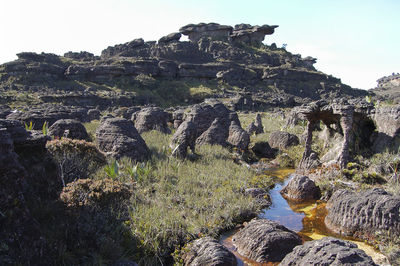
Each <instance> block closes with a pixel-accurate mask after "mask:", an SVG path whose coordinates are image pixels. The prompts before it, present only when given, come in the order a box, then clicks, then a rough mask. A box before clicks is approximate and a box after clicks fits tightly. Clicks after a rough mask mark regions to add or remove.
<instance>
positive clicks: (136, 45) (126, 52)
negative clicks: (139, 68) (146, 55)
mask: <svg viewBox="0 0 400 266" xmlns="http://www.w3.org/2000/svg"><path fill="white" fill-rule="evenodd" d="M143 46H145V42H144V40H143V39H142V38H140V39H135V40H133V41H130V42H127V43H124V44H118V45H115V46H109V47H108V48H107V49H104V50H103V51H102V52H101V57H102V58H108V57H113V56H133V55H137V51H138V50H141V49H140V48H142V47H143Z"/></svg>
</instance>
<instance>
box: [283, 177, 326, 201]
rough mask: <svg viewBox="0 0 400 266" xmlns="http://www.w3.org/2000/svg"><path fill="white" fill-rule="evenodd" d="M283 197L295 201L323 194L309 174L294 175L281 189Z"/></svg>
mask: <svg viewBox="0 0 400 266" xmlns="http://www.w3.org/2000/svg"><path fill="white" fill-rule="evenodd" d="M281 194H282V196H283V197H285V198H287V199H289V200H293V201H305V200H313V199H318V198H319V197H320V195H321V192H320V190H319V188H318V187H317V186H316V185H315V183H314V181H312V180H311V179H310V178H308V177H307V176H303V175H294V176H293V177H292V179H291V180H290V181H289V183H288V184H287V185H286V186H285V187H284V188H283V189H282V190H281Z"/></svg>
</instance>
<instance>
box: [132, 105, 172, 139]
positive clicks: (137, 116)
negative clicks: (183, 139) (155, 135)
mask: <svg viewBox="0 0 400 266" xmlns="http://www.w3.org/2000/svg"><path fill="white" fill-rule="evenodd" d="M169 120H170V114H169V113H167V112H164V110H162V109H161V108H159V107H147V108H143V109H142V110H140V111H137V112H136V113H134V114H133V115H132V121H133V122H134V123H135V127H136V129H137V131H138V132H139V133H140V134H141V133H143V132H146V131H150V130H158V131H161V132H163V133H166V134H168V133H170V132H171V130H170V129H169V128H168V125H167V122H168V121H169Z"/></svg>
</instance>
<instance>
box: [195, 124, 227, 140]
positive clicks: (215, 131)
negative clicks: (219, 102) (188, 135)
mask: <svg viewBox="0 0 400 266" xmlns="http://www.w3.org/2000/svg"><path fill="white" fill-rule="evenodd" d="M228 134H229V132H228V129H227V128H226V127H225V126H224V125H223V123H221V120H220V119H219V118H215V120H214V121H213V122H212V124H211V126H210V127H209V128H208V129H207V130H206V131H204V132H203V134H201V135H200V137H198V138H197V140H196V144H197V145H203V144H211V145H221V146H226V145H227V144H226V139H227V137H228Z"/></svg>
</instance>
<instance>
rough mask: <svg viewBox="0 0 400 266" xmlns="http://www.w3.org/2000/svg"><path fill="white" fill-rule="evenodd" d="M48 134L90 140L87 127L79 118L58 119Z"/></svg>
mask: <svg viewBox="0 0 400 266" xmlns="http://www.w3.org/2000/svg"><path fill="white" fill-rule="evenodd" d="M48 134H49V135H50V136H53V137H58V138H61V137H66V138H70V139H82V140H88V139H89V135H88V133H87V131H86V128H85V127H84V126H83V125H82V123H80V122H79V121H77V120H74V119H60V120H57V121H56V122H55V123H54V124H53V125H52V126H51V127H50V128H49V132H48Z"/></svg>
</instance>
